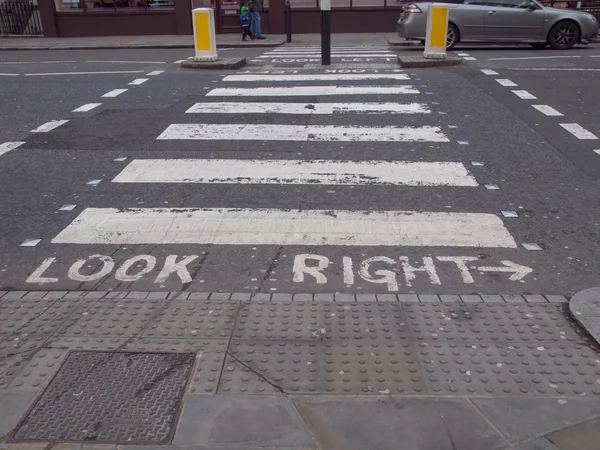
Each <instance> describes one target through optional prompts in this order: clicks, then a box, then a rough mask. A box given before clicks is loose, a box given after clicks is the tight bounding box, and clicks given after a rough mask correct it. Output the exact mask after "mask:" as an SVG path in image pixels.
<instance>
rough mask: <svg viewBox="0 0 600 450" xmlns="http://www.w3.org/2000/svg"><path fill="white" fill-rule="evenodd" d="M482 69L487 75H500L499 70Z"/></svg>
mask: <svg viewBox="0 0 600 450" xmlns="http://www.w3.org/2000/svg"><path fill="white" fill-rule="evenodd" d="M481 71H482V72H483V73H484V74H486V75H500V74H499V73H498V72H496V71H495V70H491V69H481Z"/></svg>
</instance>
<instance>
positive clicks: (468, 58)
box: [463, 56, 477, 61]
mask: <svg viewBox="0 0 600 450" xmlns="http://www.w3.org/2000/svg"><path fill="white" fill-rule="evenodd" d="M463 59H464V60H465V61H477V58H475V57H473V56H464V57H463Z"/></svg>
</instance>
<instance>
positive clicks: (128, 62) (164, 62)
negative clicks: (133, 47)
mask: <svg viewBox="0 0 600 450" xmlns="http://www.w3.org/2000/svg"><path fill="white" fill-rule="evenodd" d="M86 62H89V63H115V64H166V61H86Z"/></svg>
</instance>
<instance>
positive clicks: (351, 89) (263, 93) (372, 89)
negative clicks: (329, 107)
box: [206, 86, 419, 97]
mask: <svg viewBox="0 0 600 450" xmlns="http://www.w3.org/2000/svg"><path fill="white" fill-rule="evenodd" d="M418 93H419V90H418V89H416V88H414V87H412V86H292V87H258V88H217V89H213V90H212V91H209V92H208V93H207V94H206V96H207V97H280V96H283V97H295V96H296V97H297V96H320V95H366V94H418Z"/></svg>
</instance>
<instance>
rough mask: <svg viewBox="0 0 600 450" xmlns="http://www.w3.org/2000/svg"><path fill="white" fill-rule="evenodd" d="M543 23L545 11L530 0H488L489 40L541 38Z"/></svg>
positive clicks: (486, 24) (487, 26)
mask: <svg viewBox="0 0 600 450" xmlns="http://www.w3.org/2000/svg"><path fill="white" fill-rule="evenodd" d="M531 5H533V8H532V7H530V6H531ZM543 24H544V11H543V10H542V9H541V8H539V7H537V5H536V4H535V3H532V2H531V1H530V0H488V5H487V7H486V10H485V35H486V38H487V40H493V41H505V42H507V41H528V40H531V41H535V40H540V39H542V26H543Z"/></svg>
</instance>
